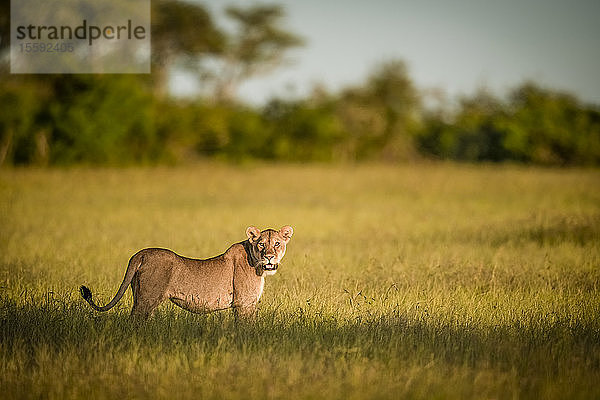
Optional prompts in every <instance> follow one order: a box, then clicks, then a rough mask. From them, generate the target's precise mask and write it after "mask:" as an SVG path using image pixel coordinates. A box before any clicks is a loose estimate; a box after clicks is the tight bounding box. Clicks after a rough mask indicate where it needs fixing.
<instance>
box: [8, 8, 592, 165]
mask: <svg viewBox="0 0 600 400" xmlns="http://www.w3.org/2000/svg"><path fill="white" fill-rule="evenodd" d="M7 3H9V2H7V1H6V0H1V1H0V8H6V7H7ZM152 7H153V9H152V15H153V20H152V46H153V49H152V74H150V75H10V74H8V70H7V68H8V66H7V65H2V66H1V68H2V71H0V165H70V164H92V165H128V164H140V163H141V164H156V163H178V162H186V161H190V160H195V159H199V158H217V159H223V160H228V161H236V162H238V161H243V160H248V159H260V160H274V161H286V162H307V161H319V162H339V161H342V162H358V161H386V162H404V161H410V160H415V159H422V158H426V159H440V160H458V161H466V162H504V161H511V162H521V163H535V164H543V165H561V166H562V165H598V164H600V108H599V107H598V106H596V105H588V104H585V103H583V102H581V101H580V100H579V99H577V98H576V97H575V96H573V95H570V94H569V93H565V92H561V91H557V90H552V89H548V88H544V87H541V86H540V85H537V84H535V83H533V82H526V83H523V84H521V85H519V86H517V87H515V88H513V89H512V90H511V91H510V92H509V94H508V95H507V96H496V95H494V94H492V93H490V92H487V91H485V90H481V91H478V92H476V93H474V94H472V95H469V96H464V97H462V98H460V99H457V100H456V101H452V102H442V103H441V104H440V105H438V106H435V107H432V106H427V105H426V104H425V101H424V100H425V95H424V94H423V92H422V91H420V90H419V89H418V88H417V87H416V86H415V84H414V82H413V81H412V79H411V77H410V74H409V72H408V70H407V68H406V65H405V64H404V63H403V62H402V61H400V60H391V61H388V62H385V63H382V64H380V65H377V66H374V69H373V70H372V72H371V74H369V76H367V77H366V78H365V79H364V81H363V82H359V83H357V84H356V85H353V86H350V87H346V88H343V89H341V90H338V91H336V92H329V91H327V90H324V89H323V88H319V87H316V88H315V89H314V90H313V92H312V93H311V94H310V95H308V96H306V97H305V98H302V99H294V100H290V99H281V98H274V99H272V100H271V101H269V102H268V103H267V104H266V105H264V106H260V107H258V106H252V105H248V104H244V103H242V102H240V101H237V99H236V93H237V88H238V87H239V85H240V84H241V83H242V82H243V81H244V80H246V79H248V78H250V77H252V76H256V75H259V74H268V73H269V72H270V71H272V70H273V69H275V68H277V67H280V66H281V65H282V63H283V61H284V60H285V56H286V54H287V51H288V50H289V49H291V48H294V47H296V46H301V45H302V44H303V41H302V39H301V38H300V37H298V36H297V35H295V34H294V33H292V32H289V31H287V30H286V29H284V28H283V27H282V25H283V24H282V21H283V19H282V18H283V17H284V12H283V9H281V8H280V7H279V6H273V5H260V6H252V7H250V8H235V7H230V8H228V9H227V11H226V13H227V16H228V18H230V19H231V21H232V22H233V23H234V25H235V26H236V29H235V30H233V31H227V30H226V29H223V28H221V27H219V26H218V25H217V24H216V23H215V21H214V19H213V16H212V15H211V14H210V13H209V12H208V11H207V10H206V9H205V8H204V7H203V6H202V5H199V4H196V3H194V4H192V3H187V2H182V1H174V0H163V1H154V2H153V3H152ZM0 14H3V12H2V13H0ZM3 15H8V14H3ZM7 24H8V21H6V19H2V18H0V51H1V52H4V53H5V52H6V51H7V49H8V47H7V46H6V40H2V39H3V38H6V37H7V35H8V25H7ZM4 58H6V57H4ZM173 68H183V69H187V70H188V71H192V72H193V73H194V74H196V76H197V79H198V81H199V82H200V84H201V87H202V88H203V89H204V91H203V93H202V94H201V95H199V96H198V97H197V98H195V99H178V98H174V97H171V96H170V95H169V93H168V88H167V82H168V76H169V72H170V71H172V69H173Z"/></svg>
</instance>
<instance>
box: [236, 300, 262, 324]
mask: <svg viewBox="0 0 600 400" xmlns="http://www.w3.org/2000/svg"><path fill="white" fill-rule="evenodd" d="M233 315H234V317H235V321H236V322H239V321H254V320H255V319H256V316H257V315H258V309H257V307H256V304H249V305H239V306H233Z"/></svg>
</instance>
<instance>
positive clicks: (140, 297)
mask: <svg viewBox="0 0 600 400" xmlns="http://www.w3.org/2000/svg"><path fill="white" fill-rule="evenodd" d="M159 286H163V285H152V286H151V287H148V285H144V284H143V282H141V279H140V276H139V274H136V275H135V276H134V278H133V280H132V282H131V291H132V293H133V307H132V308H131V315H130V317H131V319H134V320H147V319H148V318H149V317H150V316H151V315H152V313H153V312H154V310H155V309H156V308H157V307H158V306H159V305H160V304H161V303H162V302H163V301H164V300H165V299H166V298H167V296H166V285H164V286H165V287H164V288H162V287H159Z"/></svg>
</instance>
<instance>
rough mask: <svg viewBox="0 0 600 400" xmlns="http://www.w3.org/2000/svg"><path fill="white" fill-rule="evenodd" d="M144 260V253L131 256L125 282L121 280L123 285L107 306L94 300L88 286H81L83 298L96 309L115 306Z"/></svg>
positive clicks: (100, 309) (101, 309)
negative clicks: (100, 304)
mask: <svg viewBox="0 0 600 400" xmlns="http://www.w3.org/2000/svg"><path fill="white" fill-rule="evenodd" d="M143 261H144V256H143V254H140V253H137V254H135V255H134V256H133V257H131V259H130V260H129V265H127V271H125V276H124V277H123V282H121V286H120V287H119V290H118V291H117V294H115V297H113V299H112V300H111V301H110V302H109V303H108V304H106V305H105V306H102V307H100V306H99V305H97V304H96V303H94V300H92V291H91V290H90V289H89V288H88V287H87V286H81V287H80V288H79V292H80V293H81V297H83V299H84V300H85V301H87V302H88V303H89V304H90V306H92V308H93V309H94V310H96V311H108V310H110V309H111V308H113V307H114V306H115V304H117V303H118V302H119V300H121V297H123V295H124V294H125V291H127V287H128V286H129V285H130V284H131V280H132V279H133V276H134V275H135V273H136V272H137V270H138V268H139V267H140V266H141V265H142V263H143Z"/></svg>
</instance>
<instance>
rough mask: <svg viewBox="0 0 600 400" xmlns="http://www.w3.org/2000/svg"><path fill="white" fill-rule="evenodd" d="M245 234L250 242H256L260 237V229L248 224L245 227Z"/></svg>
mask: <svg viewBox="0 0 600 400" xmlns="http://www.w3.org/2000/svg"><path fill="white" fill-rule="evenodd" d="M246 236H248V239H250V242H256V241H257V240H258V239H259V238H260V231H259V230H258V228H256V227H255V226H249V227H248V228H246Z"/></svg>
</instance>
